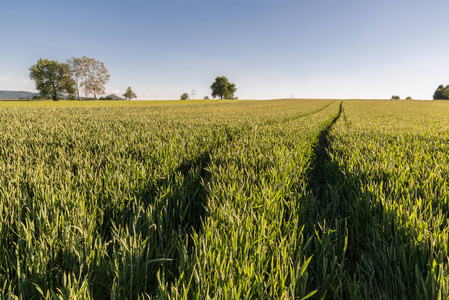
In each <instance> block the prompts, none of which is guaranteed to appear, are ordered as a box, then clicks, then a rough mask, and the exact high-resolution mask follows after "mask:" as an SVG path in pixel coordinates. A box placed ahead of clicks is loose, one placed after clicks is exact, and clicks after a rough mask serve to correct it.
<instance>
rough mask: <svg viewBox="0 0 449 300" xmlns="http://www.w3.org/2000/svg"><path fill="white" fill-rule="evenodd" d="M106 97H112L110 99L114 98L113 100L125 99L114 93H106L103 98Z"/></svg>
mask: <svg viewBox="0 0 449 300" xmlns="http://www.w3.org/2000/svg"><path fill="white" fill-rule="evenodd" d="M106 97H112V99H114V100H125V98H122V97H119V96H117V95H114V94H110V95H107V96H105V98H106Z"/></svg>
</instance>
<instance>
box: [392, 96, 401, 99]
mask: <svg viewBox="0 0 449 300" xmlns="http://www.w3.org/2000/svg"><path fill="white" fill-rule="evenodd" d="M399 99H401V97H399V96H396V95H393V96H391V100H399Z"/></svg>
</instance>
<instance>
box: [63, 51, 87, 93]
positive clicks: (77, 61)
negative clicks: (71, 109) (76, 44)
mask: <svg viewBox="0 0 449 300" xmlns="http://www.w3.org/2000/svg"><path fill="white" fill-rule="evenodd" d="M84 58H85V56H84V57H83V58H76V57H72V58H69V59H67V64H68V65H69V69H70V74H71V76H72V79H73V81H74V82H75V88H76V95H77V99H78V100H80V84H81V83H82V81H83V76H84V72H83V67H84V64H83V59H84Z"/></svg>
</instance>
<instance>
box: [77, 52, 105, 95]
mask: <svg viewBox="0 0 449 300" xmlns="http://www.w3.org/2000/svg"><path fill="white" fill-rule="evenodd" d="M81 64H82V74H83V79H84V80H83V82H82V83H81V85H82V86H83V87H84V91H85V93H86V98H87V94H89V93H92V94H94V99H95V100H96V99H97V95H101V94H104V91H105V87H104V86H105V84H106V83H108V81H109V78H110V77H111V75H109V72H108V70H107V69H106V67H105V66H104V63H103V62H101V61H98V60H95V59H94V58H89V57H86V56H83V57H82V58H81Z"/></svg>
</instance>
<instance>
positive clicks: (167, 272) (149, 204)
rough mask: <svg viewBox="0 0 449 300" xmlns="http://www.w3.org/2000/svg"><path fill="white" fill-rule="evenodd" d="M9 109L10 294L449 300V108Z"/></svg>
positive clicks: (45, 104)
mask: <svg viewBox="0 0 449 300" xmlns="http://www.w3.org/2000/svg"><path fill="white" fill-rule="evenodd" d="M3 104H4V106H3V107H2V108H0V119H1V122H0V220H1V222H0V245H1V248H0V298H6V299H8V298H10V299H15V298H19V299H38V298H48V299H60V298H62V299H111V298H112V299H148V298H151V299H306V298H308V297H311V298H313V299H371V298H374V299H437V298H441V299H446V298H448V295H449V288H448V280H449V270H448V260H447V257H448V253H447V245H448V236H447V234H448V232H447V231H448V222H447V220H448V218H449V215H448V212H449V210H448V203H447V202H448V201H447V186H448V183H447V169H448V165H449V159H448V158H447V152H448V150H449V149H448V147H447V145H446V144H447V141H448V140H449V136H448V132H449V131H448V129H449V126H448V125H447V124H449V123H448V122H447V121H449V120H448V118H449V117H447V116H448V115H449V114H448V113H449V104H448V103H447V102H443V101H441V102H438V101H433V102H418V101H344V102H341V101H336V100H292V99H284V100H275V101H241V100H239V101H213V100H212V101H211V100H209V101H207V100H206V101H202V100H199V101H81V102H79V101H58V102H53V101H42V102H37V101H36V102H4V103H3Z"/></svg>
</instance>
